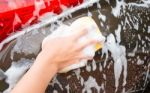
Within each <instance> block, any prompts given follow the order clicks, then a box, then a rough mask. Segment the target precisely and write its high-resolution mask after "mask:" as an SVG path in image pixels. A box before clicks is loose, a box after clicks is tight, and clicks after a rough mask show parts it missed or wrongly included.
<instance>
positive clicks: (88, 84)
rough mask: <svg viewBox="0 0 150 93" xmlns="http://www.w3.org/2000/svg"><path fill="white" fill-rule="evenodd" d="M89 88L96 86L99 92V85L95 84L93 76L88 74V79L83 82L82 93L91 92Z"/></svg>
mask: <svg viewBox="0 0 150 93" xmlns="http://www.w3.org/2000/svg"><path fill="white" fill-rule="evenodd" d="M91 88H96V89H97V93H100V89H101V87H100V86H99V85H98V84H97V82H96V80H95V78H93V77H92V76H89V78H88V80H87V81H85V82H84V88H83V90H82V93H85V92H86V93H92V90H91Z"/></svg>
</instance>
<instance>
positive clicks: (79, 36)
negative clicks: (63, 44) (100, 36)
mask: <svg viewBox="0 0 150 93" xmlns="http://www.w3.org/2000/svg"><path fill="white" fill-rule="evenodd" d="M87 33H88V31H87V30H86V29H85V28H84V29H83V28H81V30H79V31H77V32H76V33H75V34H74V36H73V37H74V39H75V40H78V39H79V38H81V37H82V36H84V35H86V34H87Z"/></svg>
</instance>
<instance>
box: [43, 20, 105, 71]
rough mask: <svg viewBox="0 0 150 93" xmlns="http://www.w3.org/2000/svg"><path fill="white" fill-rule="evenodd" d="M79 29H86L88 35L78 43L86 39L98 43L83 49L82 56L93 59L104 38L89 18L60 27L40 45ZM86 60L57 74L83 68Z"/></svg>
mask: <svg viewBox="0 0 150 93" xmlns="http://www.w3.org/2000/svg"><path fill="white" fill-rule="evenodd" d="M81 27H84V28H86V30H88V34H87V35H85V36H84V37H81V38H80V39H79V43H83V42H85V41H86V39H88V38H92V39H95V40H98V41H99V43H97V44H96V45H89V46H87V47H86V48H85V49H83V54H84V55H86V56H90V57H94V55H95V52H96V51H97V50H98V49H100V48H102V46H103V43H104V41H105V37H104V36H103V35H102V34H101V32H100V30H99V28H98V26H97V24H96V23H95V21H94V20H93V19H92V18H91V17H81V18H78V19H77V20H75V21H74V22H73V23H72V24H71V25H70V26H68V25H62V26H60V27H59V28H58V29H56V31H54V32H53V33H52V34H50V35H49V36H47V37H46V38H45V39H44V40H43V42H42V45H44V43H45V42H46V41H47V40H48V39H49V38H56V37H64V36H68V35H71V34H73V32H72V31H75V30H74V29H80V28H81ZM87 61H88V60H86V59H83V60H81V62H79V63H76V64H73V65H71V66H68V67H66V68H64V69H62V70H60V71H59V73H65V72H68V71H70V70H73V69H76V68H80V67H83V66H85V65H86V64H87Z"/></svg>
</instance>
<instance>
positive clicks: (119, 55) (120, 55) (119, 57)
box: [102, 34, 127, 92]
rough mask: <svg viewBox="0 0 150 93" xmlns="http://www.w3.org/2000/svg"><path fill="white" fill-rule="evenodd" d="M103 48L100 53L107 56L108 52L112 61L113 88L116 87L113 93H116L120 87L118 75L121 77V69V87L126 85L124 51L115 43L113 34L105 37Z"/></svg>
mask: <svg viewBox="0 0 150 93" xmlns="http://www.w3.org/2000/svg"><path fill="white" fill-rule="evenodd" d="M116 36H118V35H116ZM104 48H105V49H102V52H103V53H106V54H107V52H108V50H109V51H110V52H111V56H112V57H113V60H114V75H115V87H116V90H115V92H117V90H118V86H119V85H120V84H119V79H120V75H121V72H122V70H123V68H124V72H123V76H124V77H123V86H125V85H126V77H127V59H126V50H125V47H124V46H122V45H119V44H118V43H117V42H116V41H115V37H114V35H113V34H110V35H109V36H107V42H106V43H105V46H104ZM122 67H123V68H122Z"/></svg>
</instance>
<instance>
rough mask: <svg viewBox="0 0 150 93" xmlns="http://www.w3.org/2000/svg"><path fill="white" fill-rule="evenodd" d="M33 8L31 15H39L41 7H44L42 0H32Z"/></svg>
mask: <svg viewBox="0 0 150 93" xmlns="http://www.w3.org/2000/svg"><path fill="white" fill-rule="evenodd" d="M34 5H35V10H34V12H33V16H38V17H39V12H40V10H41V9H44V8H46V6H45V3H44V0H34Z"/></svg>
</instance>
